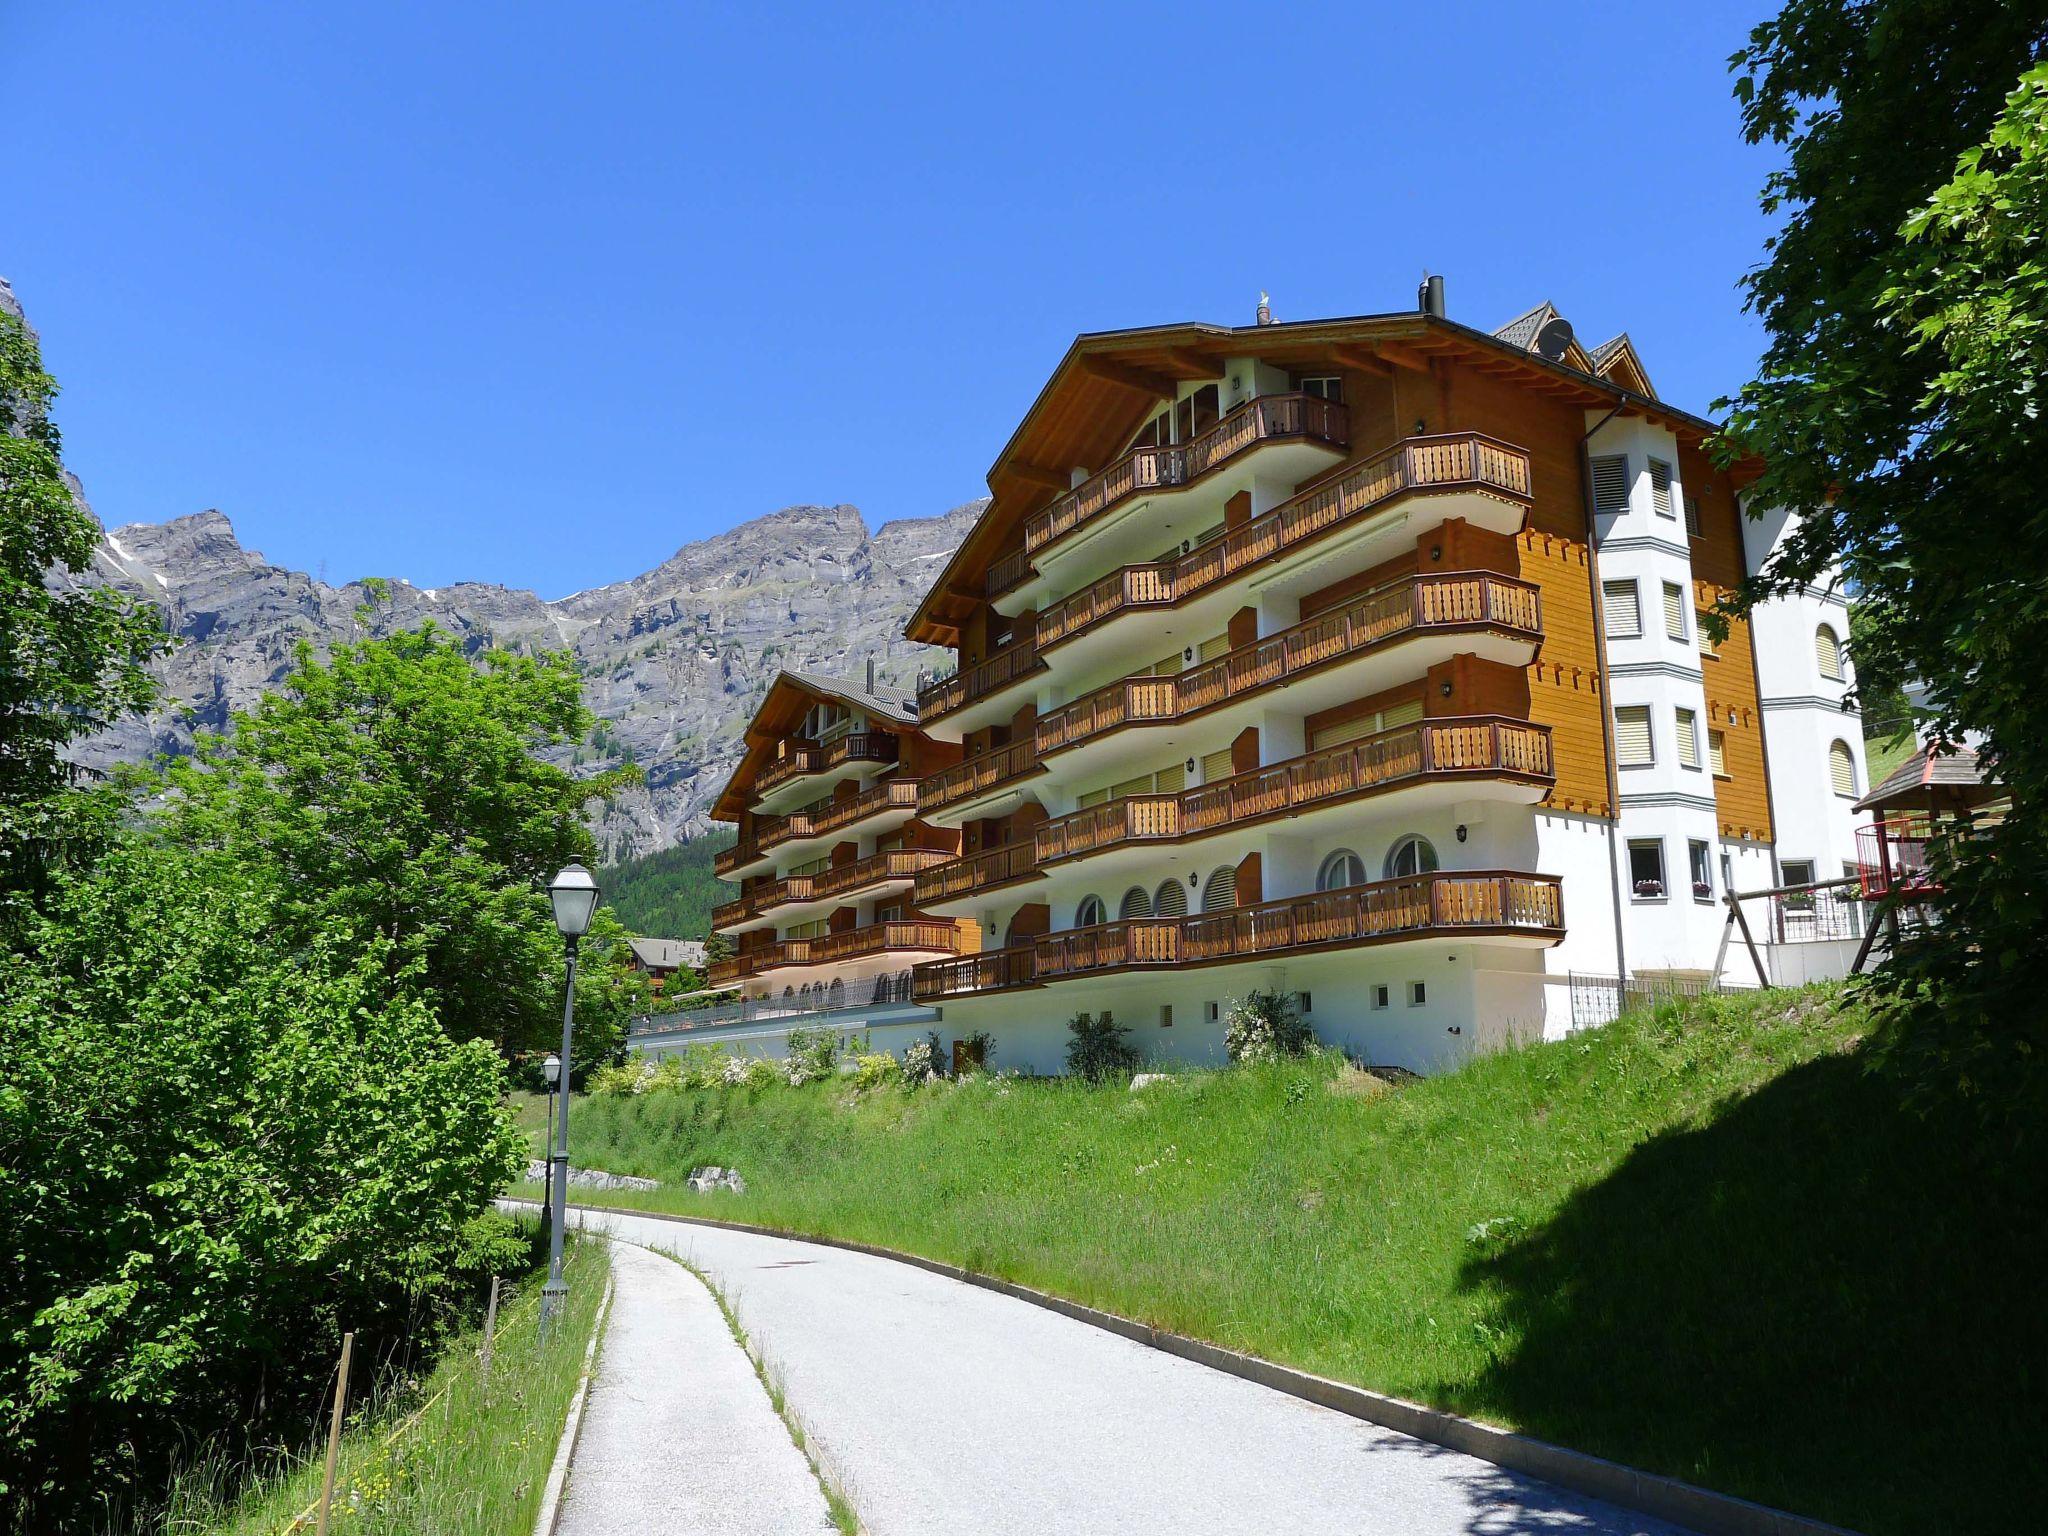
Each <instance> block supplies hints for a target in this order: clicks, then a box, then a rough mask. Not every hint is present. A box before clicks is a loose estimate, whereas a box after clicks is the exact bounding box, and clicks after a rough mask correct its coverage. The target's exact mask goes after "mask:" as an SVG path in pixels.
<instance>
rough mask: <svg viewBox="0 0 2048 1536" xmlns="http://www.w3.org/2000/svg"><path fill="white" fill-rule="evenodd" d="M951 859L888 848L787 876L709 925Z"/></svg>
mask: <svg viewBox="0 0 2048 1536" xmlns="http://www.w3.org/2000/svg"><path fill="white" fill-rule="evenodd" d="M952 858H953V855H952V854H950V853H948V852H946V851H945V850H944V849H941V848H890V849H885V850H884V851H883V852H881V853H872V854H869V855H868V856H867V857H866V858H864V859H856V860H854V861H853V862H852V863H850V864H841V865H838V866H836V867H834V868H832V869H821V870H818V871H815V872H814V873H812V874H808V875H790V876H788V877H787V878H785V879H781V880H776V881H772V882H771V883H769V884H767V885H763V886H761V887H760V888H759V889H757V890H755V891H753V892H752V893H751V894H749V895H745V896H741V897H739V898H738V899H737V900H734V901H728V902H725V903H723V904H722V905H720V906H718V907H715V908H713V909H712V913H711V926H712V927H714V928H729V927H731V926H732V925H733V924H734V923H738V922H744V921H745V920H746V919H748V918H750V917H758V916H760V915H761V914H762V913H763V912H767V911H771V910H773V909H774V908H776V907H781V906H787V905H788V904H790V903H791V902H797V901H818V900H823V899H825V898H828V897H832V896H844V895H846V894H848V893H849V892H852V891H861V890H866V889H867V888H868V887H869V886H871V885H881V884H883V883H885V882H887V881H890V880H909V879H911V878H913V877H914V876H915V875H917V873H918V872H919V871H921V870H926V869H930V868H931V867H932V866H933V865H935V864H944V863H946V862H948V861H949V860H951V859H952Z"/></svg>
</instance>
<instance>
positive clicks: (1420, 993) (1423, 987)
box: [1408, 981, 1429, 1008]
mask: <svg viewBox="0 0 2048 1536" xmlns="http://www.w3.org/2000/svg"><path fill="white" fill-rule="evenodd" d="M1428 1001H1429V984H1428V983H1427V982H1421V981H1411V982H1409V983H1408V1006H1409V1007H1410V1008H1420V1007H1421V1006H1422V1005H1423V1004H1424V1003H1426V1002H1428Z"/></svg>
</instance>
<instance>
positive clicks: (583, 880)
mask: <svg viewBox="0 0 2048 1536" xmlns="http://www.w3.org/2000/svg"><path fill="white" fill-rule="evenodd" d="M548 900H549V901H551V902H553V903H554V905H555V927H556V928H557V929H559V930H560V932H561V935H562V937H563V938H565V939H580V938H582V937H583V935H584V934H586V933H588V932H589V931H590V919H591V917H592V916H593V915H594V914H595V913H596V911H597V882H596V881H595V880H593V879H591V878H590V871H589V870H587V869H585V868H584V867H583V866H582V865H581V864H571V865H570V866H569V867H568V868H566V869H564V870H563V871H562V872H561V873H560V874H558V875H556V876H555V878H554V882H553V883H552V884H551V885H549V886H548Z"/></svg>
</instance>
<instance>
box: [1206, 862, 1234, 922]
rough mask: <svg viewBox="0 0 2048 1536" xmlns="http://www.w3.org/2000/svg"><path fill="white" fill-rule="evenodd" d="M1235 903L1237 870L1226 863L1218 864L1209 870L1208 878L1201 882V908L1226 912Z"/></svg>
mask: <svg viewBox="0 0 2048 1536" xmlns="http://www.w3.org/2000/svg"><path fill="white" fill-rule="evenodd" d="M1236 905H1237V871H1236V870H1234V869H1232V868H1231V867H1230V866H1229V865H1228V864H1219V865H1217V866H1216V868H1214V869H1212V870H1210V871H1209V878H1208V879H1207V880H1204V881H1203V882H1202V910H1203V911H1204V912H1228V911H1229V910H1230V909H1231V908H1232V907H1234V906H1236Z"/></svg>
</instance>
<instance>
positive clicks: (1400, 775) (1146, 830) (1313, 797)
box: [1032, 715, 1554, 866]
mask: <svg viewBox="0 0 2048 1536" xmlns="http://www.w3.org/2000/svg"><path fill="white" fill-rule="evenodd" d="M1447 777H1458V778H1507V779H1512V780H1520V781H1522V782H1525V783H1530V784H1548V783H1550V782H1551V781H1552V779H1553V777H1554V775H1553V773H1552V770H1551V759H1550V730H1549V727H1547V726H1540V725H1530V724H1529V723H1528V722H1526V721H1521V720H1508V719H1503V718H1499V717H1496V716H1491V715H1473V716H1457V717H1453V718H1449V719H1442V720H1425V721H1423V722H1422V723H1421V724H1419V725H1407V726H1401V727H1398V728H1397V729H1395V730H1391V731H1382V732H1380V733H1379V734H1378V735H1376V736H1368V737H1365V738H1364V739H1363V740H1360V741H1356V742H1349V743H1346V744H1345V745H1344V746H1341V747H1333V748H1329V749H1327V750H1325V751H1322V752H1311V753H1308V754H1306V755H1305V756H1302V757H1296V758H1289V759H1288V760H1286V761H1285V762H1279V763H1273V764H1270V765H1268V766H1266V767H1264V768H1254V769H1252V770H1251V771H1250V772H1248V773H1240V774H1235V775H1233V776H1232V777H1230V778H1227V779H1221V780H1218V781H1217V782H1216V783H1214V784H1204V785H1202V786H1200V787H1199V788H1196V789H1188V790H1183V791H1181V792H1180V793H1179V794H1170V795H1130V796H1126V797H1124V798H1122V799H1119V800H1109V801H1105V802H1104V803H1103V804H1101V805H1095V806H1090V807H1089V808H1088V809H1087V810H1085V811H1076V812H1074V813H1073V814H1072V815H1068V816H1061V817H1058V818H1056V819H1055V820H1052V821H1048V822H1046V823H1044V824H1043V825H1041V826H1040V827H1039V828H1038V829H1037V831H1036V832H1035V833H1034V834H1033V838H1032V841H1033V843H1034V845H1035V849H1036V855H1037V860H1038V863H1039V864H1040V865H1041V866H1042V865H1046V864H1054V863H1058V862H1059V861H1061V860H1063V859H1073V858H1079V857H1080V856H1081V855H1083V854H1088V853H1094V852H1096V851H1098V850H1100V849H1104V848H1111V847H1117V846H1121V845H1124V844H1128V843H1134V842H1175V841H1179V840H1180V839H1183V838H1194V837H1201V836H1205V835H1206V834H1208V833H1211V832H1217V831H1221V830H1222V829H1223V828H1225V827H1229V826H1241V825H1244V824H1246V823H1250V822H1259V821H1267V820H1270V819H1272V818H1274V817H1279V816H1291V815H1295V814H1297V813H1298V812H1301V811H1304V810H1308V809H1310V808H1312V807H1316V806H1322V805H1329V804H1333V803H1335V802H1337V801H1340V800H1351V799H1357V798H1361V797H1363V796H1366V795H1371V794H1377V793H1379V792H1381V791H1384V790H1388V789H1392V788H1394V787H1396V786H1399V785H1402V784H1408V783H1414V782H1417V781H1421V780H1426V779H1430V778H1447Z"/></svg>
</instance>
